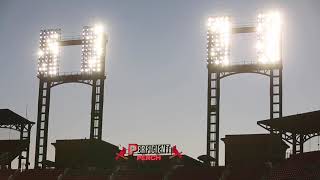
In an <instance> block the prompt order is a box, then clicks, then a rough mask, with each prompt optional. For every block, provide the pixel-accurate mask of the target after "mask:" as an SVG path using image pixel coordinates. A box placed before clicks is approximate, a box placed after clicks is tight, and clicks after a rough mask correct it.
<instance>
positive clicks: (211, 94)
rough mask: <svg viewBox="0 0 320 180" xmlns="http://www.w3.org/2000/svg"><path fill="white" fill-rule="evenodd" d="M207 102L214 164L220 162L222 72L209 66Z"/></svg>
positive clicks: (210, 154)
mask: <svg viewBox="0 0 320 180" xmlns="http://www.w3.org/2000/svg"><path fill="white" fill-rule="evenodd" d="M207 100H208V102H207V106H208V107H207V108H208V109H207V155H209V156H211V157H213V158H214V162H213V165H214V166H218V164H219V104H220V103H219V101H220V73H219V72H211V71H210V67H208V99H207Z"/></svg>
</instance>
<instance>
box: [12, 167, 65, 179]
mask: <svg viewBox="0 0 320 180" xmlns="http://www.w3.org/2000/svg"><path fill="white" fill-rule="evenodd" d="M62 173H63V170H57V169H39V170H38V169H30V170H27V171H23V172H21V173H20V174H18V175H17V176H16V177H15V178H14V179H15V180H44V179H45V180H57V178H58V176H59V175H60V174H62Z"/></svg>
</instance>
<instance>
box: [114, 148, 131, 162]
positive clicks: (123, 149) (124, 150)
mask: <svg viewBox="0 0 320 180" xmlns="http://www.w3.org/2000/svg"><path fill="white" fill-rule="evenodd" d="M126 151H127V149H126V148H125V147H123V148H122V150H121V151H120V152H119V153H117V156H116V160H119V158H122V159H128V158H127V157H125V156H124V155H125V154H126Z"/></svg>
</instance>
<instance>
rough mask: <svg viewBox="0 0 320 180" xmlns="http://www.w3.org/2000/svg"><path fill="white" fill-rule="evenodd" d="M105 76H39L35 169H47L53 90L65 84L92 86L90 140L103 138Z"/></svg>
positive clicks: (80, 74)
mask: <svg viewBox="0 0 320 180" xmlns="http://www.w3.org/2000/svg"><path fill="white" fill-rule="evenodd" d="M105 78H106V77H105V76H104V75H101V74H100V75H99V74H92V75H88V74H82V73H79V74H70V75H67V74H63V75H61V76H57V77H52V78H50V77H42V76H39V79H40V83H39V99H38V118H37V134H36V152H35V166H34V167H35V168H45V164H44V162H45V161H46V160H47V141H48V125H49V108H50V94H51V93H50V92H51V88H52V87H55V86H58V85H61V84H65V83H71V82H75V83H82V84H87V85H90V86H92V97H91V126H90V139H101V138H102V118H103V99H104V80H105Z"/></svg>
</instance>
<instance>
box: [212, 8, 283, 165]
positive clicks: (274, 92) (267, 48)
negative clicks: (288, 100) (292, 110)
mask: <svg viewBox="0 0 320 180" xmlns="http://www.w3.org/2000/svg"><path fill="white" fill-rule="evenodd" d="M279 18H280V17H279V14H278V13H268V14H261V15H259V16H258V20H257V23H256V24H255V25H253V26H237V27H235V26H233V25H232V23H231V21H230V17H227V16H224V17H213V18H209V20H208V32H207V40H208V44H207V68H208V90H207V91H208V96H207V97H208V98H207V149H206V152H207V155H208V156H211V157H213V162H211V163H210V164H211V165H214V166H218V164H219V140H220V136H219V135H220V134H219V125H220V86H221V80H222V79H223V78H225V77H227V76H231V75H236V74H240V73H255V74H261V75H265V76H267V77H269V79H270V81H269V83H270V118H271V119H273V118H278V117H282V59H281V34H280V20H279ZM242 33H256V35H257V61H256V62H250V63H243V64H235V63H232V62H230V59H229V58H230V53H232V52H230V45H231V42H230V36H232V35H234V34H239V35H241V34H242Z"/></svg>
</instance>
